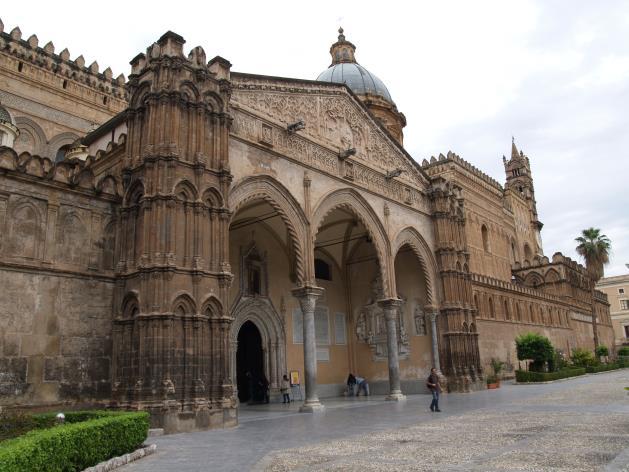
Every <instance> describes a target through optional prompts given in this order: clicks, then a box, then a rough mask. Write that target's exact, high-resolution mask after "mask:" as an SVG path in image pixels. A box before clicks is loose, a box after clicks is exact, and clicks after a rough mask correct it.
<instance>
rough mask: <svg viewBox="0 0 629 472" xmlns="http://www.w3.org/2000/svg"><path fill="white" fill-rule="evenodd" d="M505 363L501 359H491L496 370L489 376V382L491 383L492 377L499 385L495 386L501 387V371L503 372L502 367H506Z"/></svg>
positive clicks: (493, 368) (492, 366)
mask: <svg viewBox="0 0 629 472" xmlns="http://www.w3.org/2000/svg"><path fill="white" fill-rule="evenodd" d="M504 365H505V363H504V362H502V361H501V360H498V359H494V358H492V359H491V368H492V370H493V371H494V375H490V376H489V377H487V384H488V385H489V378H490V377H491V378H492V379H493V380H494V382H492V383H495V384H496V385H497V386H496V387H494V388H500V372H502V368H503V367H504Z"/></svg>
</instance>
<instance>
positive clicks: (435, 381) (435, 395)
mask: <svg viewBox="0 0 629 472" xmlns="http://www.w3.org/2000/svg"><path fill="white" fill-rule="evenodd" d="M426 387H428V390H430V393H432V402H431V403H430V411H437V412H440V411H441V410H440V409H439V394H440V393H441V384H440V383H439V376H438V375H437V369H435V368H434V367H433V368H432V369H430V375H429V376H428V379H427V380H426Z"/></svg>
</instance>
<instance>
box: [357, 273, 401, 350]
mask: <svg viewBox="0 0 629 472" xmlns="http://www.w3.org/2000/svg"><path fill="white" fill-rule="evenodd" d="M371 288H372V293H371V298H370V299H369V300H368V301H367V303H366V304H365V305H364V306H363V307H362V308H361V310H360V313H359V315H358V318H357V321H356V337H357V338H358V340H359V341H360V342H364V343H366V344H369V347H370V348H371V352H372V356H373V360H374V361H384V360H387V354H388V353H387V327H386V320H385V317H384V310H383V309H382V308H381V307H380V306H379V305H378V300H381V299H383V298H384V290H383V288H382V279H381V278H380V276H377V277H376V278H375V279H374V281H373V282H372V284H371ZM402 300H403V302H402V304H401V305H400V306H399V307H398V309H397V316H396V325H397V336H398V355H399V358H400V359H408V357H409V354H410V343H409V338H408V334H407V331H406V326H405V323H404V316H403V313H404V307H405V306H406V301H405V300H404V298H402Z"/></svg>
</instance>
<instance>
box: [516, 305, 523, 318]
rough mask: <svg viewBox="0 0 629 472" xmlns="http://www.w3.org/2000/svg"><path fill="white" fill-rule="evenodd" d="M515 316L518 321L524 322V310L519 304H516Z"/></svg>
mask: <svg viewBox="0 0 629 472" xmlns="http://www.w3.org/2000/svg"><path fill="white" fill-rule="evenodd" d="M515 315H516V317H517V320H518V321H522V310H521V309H520V304H519V303H518V302H516V304H515Z"/></svg>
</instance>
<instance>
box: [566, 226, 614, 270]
mask: <svg viewBox="0 0 629 472" xmlns="http://www.w3.org/2000/svg"><path fill="white" fill-rule="evenodd" d="M575 241H576V242H578V243H579V244H578V246H577V247H576V250H577V254H579V255H580V256H581V257H583V260H584V261H585V266H586V268H587V270H588V272H589V273H590V276H591V277H592V280H593V281H594V282H598V281H599V280H600V279H601V277H603V273H604V266H605V265H606V264H607V263H608V262H609V253H610V252H611V248H612V243H611V241H610V240H609V238H608V237H607V236H605V235H604V234H601V230H600V229H598V228H588V229H584V230H583V231H582V232H581V236H579V237H578V238H576V239H575Z"/></svg>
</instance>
